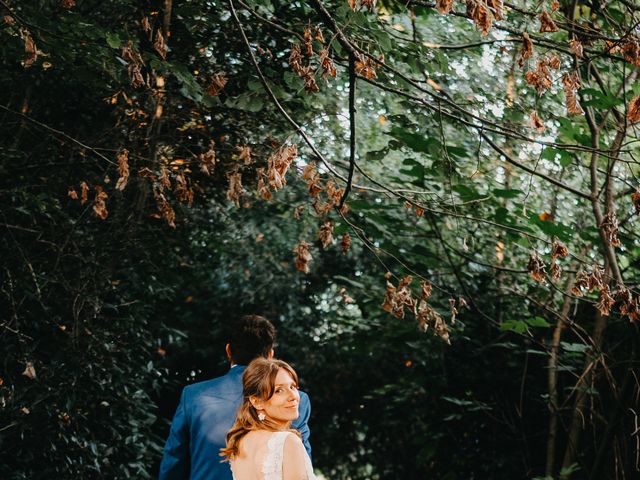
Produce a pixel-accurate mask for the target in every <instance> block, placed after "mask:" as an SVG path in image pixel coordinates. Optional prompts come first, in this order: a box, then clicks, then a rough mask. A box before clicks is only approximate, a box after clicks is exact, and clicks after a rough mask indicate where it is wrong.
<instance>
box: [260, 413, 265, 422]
mask: <svg viewBox="0 0 640 480" xmlns="http://www.w3.org/2000/svg"><path fill="white" fill-rule="evenodd" d="M265 418H267V416H266V415H265V414H264V413H262V412H260V413H259V414H258V420H260V421H261V422H264V419H265Z"/></svg>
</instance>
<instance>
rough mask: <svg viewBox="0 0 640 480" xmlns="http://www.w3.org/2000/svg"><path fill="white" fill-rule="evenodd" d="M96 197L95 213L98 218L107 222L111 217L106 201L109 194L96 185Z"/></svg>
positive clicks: (94, 199) (94, 200) (94, 201)
mask: <svg viewBox="0 0 640 480" xmlns="http://www.w3.org/2000/svg"><path fill="white" fill-rule="evenodd" d="M94 190H95V197H94V198H93V211H94V212H95V214H96V215H97V216H98V218H100V219H102V220H105V219H106V218H107V217H108V216H109V212H108V211H107V204H106V202H105V200H106V199H107V198H108V197H109V195H107V192H105V191H104V189H103V188H102V187H101V186H100V185H96V186H95V188H94Z"/></svg>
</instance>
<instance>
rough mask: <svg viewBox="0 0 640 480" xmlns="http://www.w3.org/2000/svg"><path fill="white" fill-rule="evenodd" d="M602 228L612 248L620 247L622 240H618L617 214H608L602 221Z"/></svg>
mask: <svg viewBox="0 0 640 480" xmlns="http://www.w3.org/2000/svg"><path fill="white" fill-rule="evenodd" d="M600 228H601V229H602V232H603V233H604V236H605V238H606V239H607V242H609V245H611V246H612V247H619V246H620V245H621V244H620V239H619V238H618V228H619V225H618V217H617V215H616V213H615V212H608V213H607V214H606V215H605V216H604V218H603V219H602V223H601V224H600Z"/></svg>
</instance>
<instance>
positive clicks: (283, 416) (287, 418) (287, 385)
mask: <svg viewBox="0 0 640 480" xmlns="http://www.w3.org/2000/svg"><path fill="white" fill-rule="evenodd" d="M299 403H300V394H299V393H298V385H296V383H295V381H294V380H293V378H291V375H289V373H288V372H287V371H286V370H283V369H280V370H279V371H278V374H277V375H276V381H275V387H274V390H273V395H272V396H271V398H270V399H269V400H267V401H265V402H264V404H263V408H264V410H263V411H264V413H265V414H266V415H267V416H268V417H270V418H271V419H273V420H275V421H277V422H282V423H286V422H292V421H294V420H295V419H296V418H298V404H299Z"/></svg>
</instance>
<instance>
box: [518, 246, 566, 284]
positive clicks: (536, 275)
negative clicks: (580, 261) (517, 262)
mask: <svg viewBox="0 0 640 480" xmlns="http://www.w3.org/2000/svg"><path fill="white" fill-rule="evenodd" d="M568 254H569V251H568V250H567V246H566V245H565V244H564V243H563V242H561V241H559V240H555V241H554V242H553V244H552V245H551V278H552V279H553V280H556V281H557V280H559V279H560V274H561V273H562V270H561V268H560V265H559V264H558V259H559V258H565V257H566V256H567V255H568ZM546 269H547V266H546V264H545V263H544V260H542V258H540V255H538V252H533V253H532V254H531V256H530V257H529V263H528V264H527V270H528V271H529V275H531V278H532V279H534V280H535V281H536V282H539V283H542V284H544V283H546V281H547V270H546Z"/></svg>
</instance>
